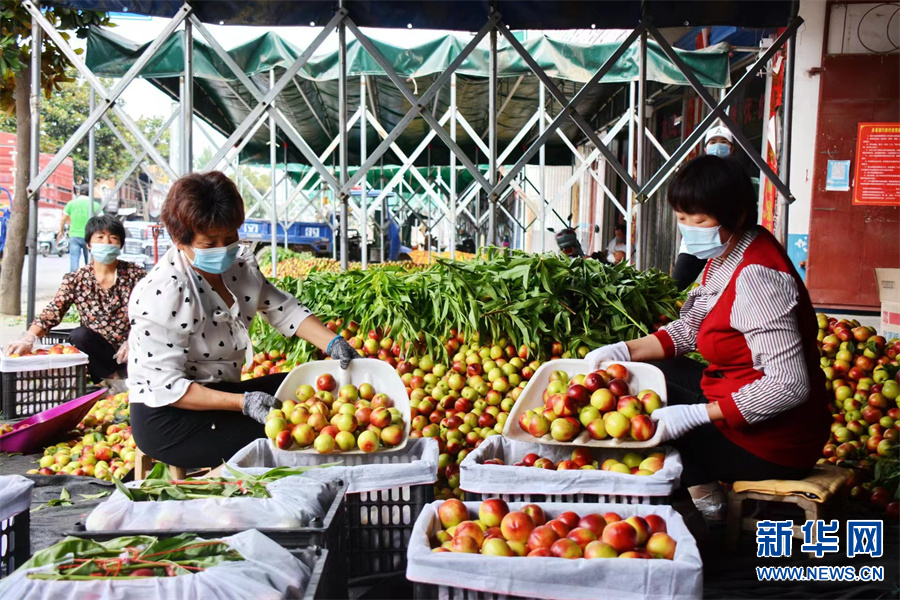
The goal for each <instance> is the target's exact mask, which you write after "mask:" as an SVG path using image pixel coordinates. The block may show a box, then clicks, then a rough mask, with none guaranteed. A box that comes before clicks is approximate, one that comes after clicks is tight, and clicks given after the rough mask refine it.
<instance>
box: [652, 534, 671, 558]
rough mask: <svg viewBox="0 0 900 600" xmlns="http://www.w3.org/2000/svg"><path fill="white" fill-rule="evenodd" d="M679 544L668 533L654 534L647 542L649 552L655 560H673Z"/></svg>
mask: <svg viewBox="0 0 900 600" xmlns="http://www.w3.org/2000/svg"><path fill="white" fill-rule="evenodd" d="M677 546H678V543H677V542H676V541H675V540H674V539H672V537H671V536H669V535H668V534H666V533H654V534H653V535H651V536H650V539H648V540H647V552H648V553H649V554H650V556H652V557H653V558H665V559H668V560H672V559H673V558H674V557H675V548H676V547H677Z"/></svg>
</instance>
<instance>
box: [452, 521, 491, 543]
mask: <svg viewBox="0 0 900 600" xmlns="http://www.w3.org/2000/svg"><path fill="white" fill-rule="evenodd" d="M461 535H467V536H469V537H471V538H472V539H474V540H475V541H476V542H477V543H478V547H479V548H480V547H481V544H482V543H483V542H484V530H482V529H481V527H479V526H478V524H477V523H475V522H474V521H463V522H462V523H460V524H459V525H457V526H456V531H455V532H454V533H453V537H459V536H461Z"/></svg>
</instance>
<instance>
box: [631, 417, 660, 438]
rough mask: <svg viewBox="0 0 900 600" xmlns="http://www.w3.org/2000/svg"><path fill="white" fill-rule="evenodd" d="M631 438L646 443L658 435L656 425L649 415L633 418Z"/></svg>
mask: <svg viewBox="0 0 900 600" xmlns="http://www.w3.org/2000/svg"><path fill="white" fill-rule="evenodd" d="M630 425H631V437H632V438H634V439H635V440H637V441H639V442H646V441H647V440H649V439H650V438H652V437H653V434H654V433H656V423H654V422H653V421H652V420H651V419H650V417H648V416H647V415H636V416H634V417H631V423H630Z"/></svg>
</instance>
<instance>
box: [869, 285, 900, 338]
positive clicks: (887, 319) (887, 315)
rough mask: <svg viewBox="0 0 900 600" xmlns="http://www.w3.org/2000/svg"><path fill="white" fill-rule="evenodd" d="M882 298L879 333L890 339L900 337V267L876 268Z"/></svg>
mask: <svg viewBox="0 0 900 600" xmlns="http://www.w3.org/2000/svg"><path fill="white" fill-rule="evenodd" d="M875 278H876V279H877V280H878V299H879V300H881V327H880V330H879V333H880V334H881V335H883V336H884V337H885V338H887V339H888V340H891V339H896V338H900V269H875Z"/></svg>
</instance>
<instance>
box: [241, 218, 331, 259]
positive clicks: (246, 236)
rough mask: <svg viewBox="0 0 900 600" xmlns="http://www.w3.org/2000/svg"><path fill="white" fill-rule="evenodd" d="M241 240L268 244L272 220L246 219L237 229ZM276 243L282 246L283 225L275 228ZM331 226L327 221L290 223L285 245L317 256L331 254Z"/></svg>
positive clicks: (283, 237) (283, 239)
mask: <svg viewBox="0 0 900 600" xmlns="http://www.w3.org/2000/svg"><path fill="white" fill-rule="evenodd" d="M238 233H239V235H240V237H241V240H243V241H247V242H256V243H259V244H268V243H271V242H272V222H271V221H266V220H263V219H247V220H246V221H244V224H243V225H241V228H240V229H239V230H238ZM275 239H276V240H277V241H278V245H279V246H281V247H284V244H285V231H284V225H282V224H281V223H278V226H277V228H276V229H275ZM331 240H332V233H331V226H330V225H329V224H328V223H307V222H296V223H291V224H290V225H289V226H288V228H287V246H288V248H290V249H291V250H295V251H297V252H312V253H313V254H315V255H317V256H331Z"/></svg>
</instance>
